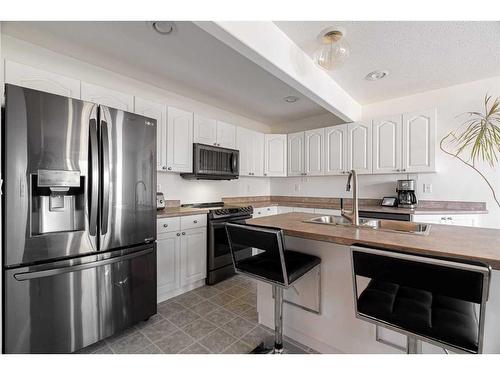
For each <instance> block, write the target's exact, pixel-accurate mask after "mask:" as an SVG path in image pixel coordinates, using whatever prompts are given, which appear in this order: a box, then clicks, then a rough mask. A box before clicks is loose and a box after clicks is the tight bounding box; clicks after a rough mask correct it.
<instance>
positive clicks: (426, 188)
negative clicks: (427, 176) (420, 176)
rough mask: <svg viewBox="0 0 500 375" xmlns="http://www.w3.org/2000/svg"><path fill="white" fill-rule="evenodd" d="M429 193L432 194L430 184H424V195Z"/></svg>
mask: <svg viewBox="0 0 500 375" xmlns="http://www.w3.org/2000/svg"><path fill="white" fill-rule="evenodd" d="M430 193H432V184H429V183H427V184H425V183H424V194H430Z"/></svg>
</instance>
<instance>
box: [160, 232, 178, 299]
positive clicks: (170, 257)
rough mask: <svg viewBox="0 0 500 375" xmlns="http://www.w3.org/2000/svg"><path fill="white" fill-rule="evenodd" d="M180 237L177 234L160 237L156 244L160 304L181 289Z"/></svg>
mask: <svg viewBox="0 0 500 375" xmlns="http://www.w3.org/2000/svg"><path fill="white" fill-rule="evenodd" d="M180 241H181V239H180V236H179V235H178V233H176V232H169V233H164V234H161V235H159V236H158V241H157V243H156V279H157V285H158V289H157V295H158V302H161V301H164V300H165V299H167V298H168V297H167V298H164V296H168V295H169V294H171V293H172V292H174V291H175V290H176V289H178V288H179V259H178V256H179V255H178V254H179V249H180Z"/></svg>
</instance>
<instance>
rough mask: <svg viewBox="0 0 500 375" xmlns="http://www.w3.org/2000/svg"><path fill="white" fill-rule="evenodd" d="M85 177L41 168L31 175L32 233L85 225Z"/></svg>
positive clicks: (57, 230)
mask: <svg viewBox="0 0 500 375" xmlns="http://www.w3.org/2000/svg"><path fill="white" fill-rule="evenodd" d="M84 187H85V177H84V176H80V171H68V170H49V169H39V170H38V171H37V173H36V174H32V175H31V234H32V235H35V236H36V235H41V234H46V233H53V232H68V231H78V230H83V229H85V221H84V220H85V188H84Z"/></svg>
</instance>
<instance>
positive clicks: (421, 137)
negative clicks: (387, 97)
mask: <svg viewBox="0 0 500 375" xmlns="http://www.w3.org/2000/svg"><path fill="white" fill-rule="evenodd" d="M435 143H436V110H435V109H432V110H426V111H418V112H412V113H405V114H403V168H402V169H403V172H434V171H435V162H436V160H435V157H436V156H435V155H436V150H435Z"/></svg>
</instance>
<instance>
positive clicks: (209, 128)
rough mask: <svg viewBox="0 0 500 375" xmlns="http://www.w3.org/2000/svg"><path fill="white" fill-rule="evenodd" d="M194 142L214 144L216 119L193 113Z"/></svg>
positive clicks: (215, 141) (215, 139) (215, 140)
mask: <svg viewBox="0 0 500 375" xmlns="http://www.w3.org/2000/svg"><path fill="white" fill-rule="evenodd" d="M193 126H194V135H193V138H194V143H203V144H205V145H211V146H215V145H216V143H217V121H215V120H213V119H210V118H207V117H204V116H200V115H197V114H196V113H195V115H194V125H193Z"/></svg>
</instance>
